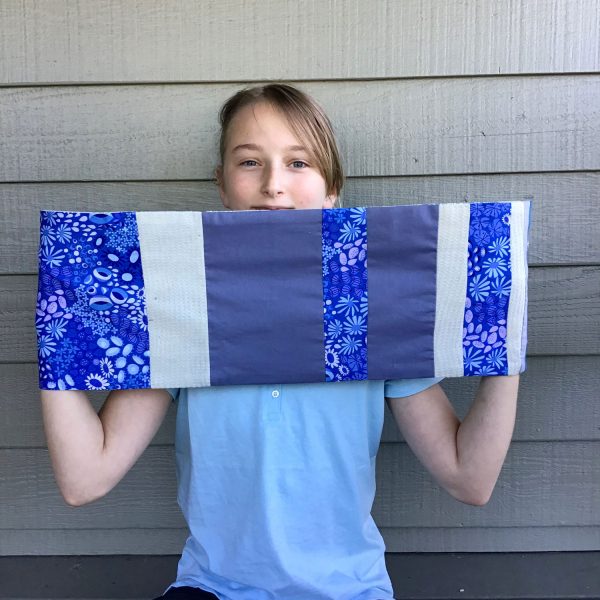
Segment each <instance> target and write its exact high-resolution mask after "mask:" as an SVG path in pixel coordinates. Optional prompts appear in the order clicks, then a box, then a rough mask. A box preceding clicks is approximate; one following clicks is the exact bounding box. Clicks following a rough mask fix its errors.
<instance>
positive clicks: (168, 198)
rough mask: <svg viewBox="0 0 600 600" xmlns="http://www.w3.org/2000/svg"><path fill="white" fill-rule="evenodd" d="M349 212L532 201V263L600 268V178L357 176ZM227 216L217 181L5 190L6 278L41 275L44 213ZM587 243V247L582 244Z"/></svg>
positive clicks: (1, 207) (0, 243)
mask: <svg viewBox="0 0 600 600" xmlns="http://www.w3.org/2000/svg"><path fill="white" fill-rule="evenodd" d="M343 192H344V193H343V196H344V205H345V206H377V205H387V204H423V203H442V202H464V201H469V202H486V201H494V202H505V201H509V200H532V213H531V229H530V234H529V237H530V245H529V264H530V265H532V266H539V265H568V264H578V265H583V264H597V263H598V262H599V258H598V257H599V256H600V236H599V235H598V230H599V228H600V211H599V209H598V206H599V205H600V173H598V172H596V173H535V174H522V175H513V174H508V175H453V176H446V177H366V178H350V179H348V180H347V181H346V184H345V187H344V190H343ZM99 209H100V210H103V211H119V210H136V211H137V210H223V206H222V204H221V202H220V200H219V196H218V192H217V190H216V188H215V186H214V184H213V183H212V182H209V181H193V182H139V183H133V182H118V183H102V182H96V183H44V184H0V214H2V220H0V256H2V261H0V274H6V273H37V268H38V265H37V249H38V244H39V211H40V210H80V211H94V210H99ZM582 240H586V243H582Z"/></svg>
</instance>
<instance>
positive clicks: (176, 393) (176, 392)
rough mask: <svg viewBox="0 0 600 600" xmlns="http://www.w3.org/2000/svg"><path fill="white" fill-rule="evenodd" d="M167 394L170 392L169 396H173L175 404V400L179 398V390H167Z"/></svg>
mask: <svg viewBox="0 0 600 600" xmlns="http://www.w3.org/2000/svg"><path fill="white" fill-rule="evenodd" d="M167 392H169V394H171V398H173V402H175V400H177V398H178V397H179V388H167Z"/></svg>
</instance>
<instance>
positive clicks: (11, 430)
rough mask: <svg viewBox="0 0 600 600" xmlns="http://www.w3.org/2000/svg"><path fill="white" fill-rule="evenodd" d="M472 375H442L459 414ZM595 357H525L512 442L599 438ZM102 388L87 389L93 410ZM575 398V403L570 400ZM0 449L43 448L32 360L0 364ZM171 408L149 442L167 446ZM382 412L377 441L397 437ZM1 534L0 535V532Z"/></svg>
mask: <svg viewBox="0 0 600 600" xmlns="http://www.w3.org/2000/svg"><path fill="white" fill-rule="evenodd" d="M478 384H479V378H478V377H465V378H453V379H446V380H444V382H443V387H444V389H445V390H446V393H447V394H448V397H449V398H450V400H451V402H452V404H453V406H454V408H455V410H456V412H457V414H458V415H459V417H460V418H462V417H464V415H466V413H467V411H468V409H469V406H470V405H471V403H472V401H473V398H474V395H475V391H476V389H477V386H478ZM598 389H600V356H545V357H542V356H531V357H528V359H527V371H526V372H525V373H523V374H522V376H521V383H520V393H519V402H518V407H517V410H518V414H517V422H516V426H515V431H514V434H513V440H514V441H557V442H558V441H568V440H600V426H599V424H600V403H598V402H595V401H594V399H595V398H597V395H598ZM106 395H107V392H93V393H89V396H90V398H92V404H93V405H94V407H95V408H96V410H98V409H99V408H100V406H101V405H102V402H103V400H104V398H105V397H106ZM574 397H575V398H577V399H578V400H577V402H574V401H573V398H574ZM0 398H2V399H3V400H2V402H1V403H0V448H44V447H45V446H46V440H45V437H44V432H43V426H42V415H41V411H40V400H39V390H38V388H37V364H15V365H12V364H0ZM174 435H175V407H174V406H172V407H171V409H170V411H169V413H168V415H167V418H166V420H165V422H164V424H163V426H162V427H161V428H160V430H159V431H158V433H157V434H156V436H155V438H154V440H153V442H152V443H153V445H165V444H167V445H168V444H172V443H173V440H174ZM402 439H403V438H402V435H401V434H400V432H399V430H398V427H397V426H396V423H395V422H394V419H393V417H392V416H391V413H390V412H388V411H387V410H386V415H385V422H384V426H383V434H382V441H383V442H395V441H401V440H402ZM0 537H1V533H0Z"/></svg>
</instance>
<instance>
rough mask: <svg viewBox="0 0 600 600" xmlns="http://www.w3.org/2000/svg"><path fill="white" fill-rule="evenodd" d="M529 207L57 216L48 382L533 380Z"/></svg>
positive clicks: (47, 263) (51, 216) (44, 291)
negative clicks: (529, 363)
mask: <svg viewBox="0 0 600 600" xmlns="http://www.w3.org/2000/svg"><path fill="white" fill-rule="evenodd" d="M529 204H530V203H529V202H502V203H495V202H492V203H471V204H470V205H469V204H465V203H461V204H447V203H446V204H440V205H437V204H423V205H409V206H386V207H368V208H364V207H357V208H339V209H325V210H295V211H237V212H236V211H234V212H229V211H214V212H204V213H201V212H160V213H158V212H156V213H154V212H144V213H134V212H114V213H93V212H87V213H86V212H67V211H42V212H41V216H40V246H39V284H38V296H37V306H36V314H35V327H36V333H37V341H38V362H39V385H40V388H42V389H54V390H56V389H58V390H68V389H81V390H110V389H132V388H169V387H171V388H176V387H206V386H215V385H244V384H261V383H264V384H269V383H271V384H272V383H281V384H283V383H309V382H315V383H318V382H331V383H333V382H343V381H353V380H365V379H377V380H379V379H406V378H409V379H410V378H422V377H463V376H473V375H511V374H514V373H518V372H520V371H522V370H524V369H525V360H524V356H525V350H526V348H525V347H526V343H527V331H526V327H527V272H528V270H527V244H528V232H529V214H530V210H529Z"/></svg>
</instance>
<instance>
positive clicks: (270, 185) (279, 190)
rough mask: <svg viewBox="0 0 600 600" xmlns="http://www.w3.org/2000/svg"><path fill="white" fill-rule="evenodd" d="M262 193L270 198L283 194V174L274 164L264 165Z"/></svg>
mask: <svg viewBox="0 0 600 600" xmlns="http://www.w3.org/2000/svg"><path fill="white" fill-rule="evenodd" d="M261 191H262V193H263V194H264V195H265V196H269V197H270V198H276V197H277V196H279V195H281V194H283V192H284V185H283V174H282V173H281V171H280V170H279V168H278V167H277V166H275V165H270V166H268V167H266V168H265V169H264V171H263V180H262V190H261Z"/></svg>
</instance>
